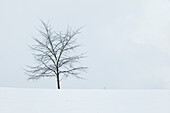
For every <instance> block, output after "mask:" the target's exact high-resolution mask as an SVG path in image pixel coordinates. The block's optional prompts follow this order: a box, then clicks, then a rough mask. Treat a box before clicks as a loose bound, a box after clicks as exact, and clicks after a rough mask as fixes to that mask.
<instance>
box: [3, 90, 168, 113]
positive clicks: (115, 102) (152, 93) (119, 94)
mask: <svg viewBox="0 0 170 113" xmlns="http://www.w3.org/2000/svg"><path fill="white" fill-rule="evenodd" d="M0 113H170V90H75V89H74V90H71V89H70V90H68V89H64V90H55V89H19V88H18V89H17V88H0Z"/></svg>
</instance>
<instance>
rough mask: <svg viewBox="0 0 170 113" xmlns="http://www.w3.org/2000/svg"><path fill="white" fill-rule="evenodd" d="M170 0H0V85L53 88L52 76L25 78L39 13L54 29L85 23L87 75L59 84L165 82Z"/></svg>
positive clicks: (168, 79) (169, 66)
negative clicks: (32, 79) (46, 77)
mask: <svg viewBox="0 0 170 113" xmlns="http://www.w3.org/2000/svg"><path fill="white" fill-rule="evenodd" d="M169 12H170V1H168V0H119V1H118V0H103V1H102V0H100V1H99V0H62V1H59V0H29V1H28V0H27V1H26V0H15V1H14V0H0V14H1V18H0V20H1V21H0V31H1V33H0V78H1V79H0V86H1V87H27V88H30V87H33V88H55V80H54V79H45V80H44V79H41V80H39V81H27V80H26V78H27V77H26V75H25V74H24V70H23V68H25V65H33V63H34V62H33V61H34V60H33V58H32V56H31V51H29V48H28V46H27V44H28V45H31V44H33V43H34V42H33V40H32V37H31V36H38V33H37V31H36V27H39V26H40V25H41V23H40V21H39V19H43V20H44V21H49V22H50V23H51V25H52V26H53V27H54V28H55V29H56V31H61V30H64V29H65V28H67V26H68V25H69V26H72V27H75V28H78V27H81V26H83V25H86V27H85V28H84V29H83V30H82V34H80V35H79V37H78V38H80V40H79V41H80V43H83V44H84V45H85V46H83V47H82V52H87V56H88V57H87V58H86V59H85V60H84V61H83V62H82V65H86V66H89V70H88V72H87V73H85V74H83V76H84V77H85V78H86V79H87V80H77V79H74V78H68V79H67V80H64V81H62V84H61V87H62V88H163V89H164V88H170V32H169V31H170V13H169Z"/></svg>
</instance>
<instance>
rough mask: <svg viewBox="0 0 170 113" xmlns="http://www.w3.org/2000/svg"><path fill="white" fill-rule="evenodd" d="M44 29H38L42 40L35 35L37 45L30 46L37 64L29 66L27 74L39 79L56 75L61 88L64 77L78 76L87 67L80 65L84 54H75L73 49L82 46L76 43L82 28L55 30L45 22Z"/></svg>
mask: <svg viewBox="0 0 170 113" xmlns="http://www.w3.org/2000/svg"><path fill="white" fill-rule="evenodd" d="M41 22H42V24H43V28H42V30H40V29H38V31H39V33H40V35H41V37H42V38H43V39H42V41H40V40H38V38H35V37H34V40H35V41H36V43H37V44H36V45H33V46H29V47H30V48H31V50H33V57H34V58H35V60H36V63H37V65H36V66H28V67H27V69H26V74H27V75H28V76H29V77H28V79H39V78H42V77H56V82H57V88H58V89H60V81H61V80H62V79H63V78H67V77H69V76H74V77H76V78H80V79H83V78H82V77H80V76H78V74H79V73H80V72H82V71H85V70H86V68H87V67H84V66H79V61H80V59H82V58H84V54H78V55H73V54H72V53H73V51H74V50H75V49H77V48H78V47H80V45H79V44H76V37H75V36H76V35H78V34H79V33H80V32H79V31H80V29H81V28H79V29H77V30H72V29H71V28H67V30H66V32H64V33H63V32H55V31H53V30H52V28H51V27H50V25H49V24H46V23H44V22H43V21H41Z"/></svg>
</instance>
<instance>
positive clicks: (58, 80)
mask: <svg viewBox="0 0 170 113" xmlns="http://www.w3.org/2000/svg"><path fill="white" fill-rule="evenodd" d="M57 88H58V89H60V79H59V74H57Z"/></svg>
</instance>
